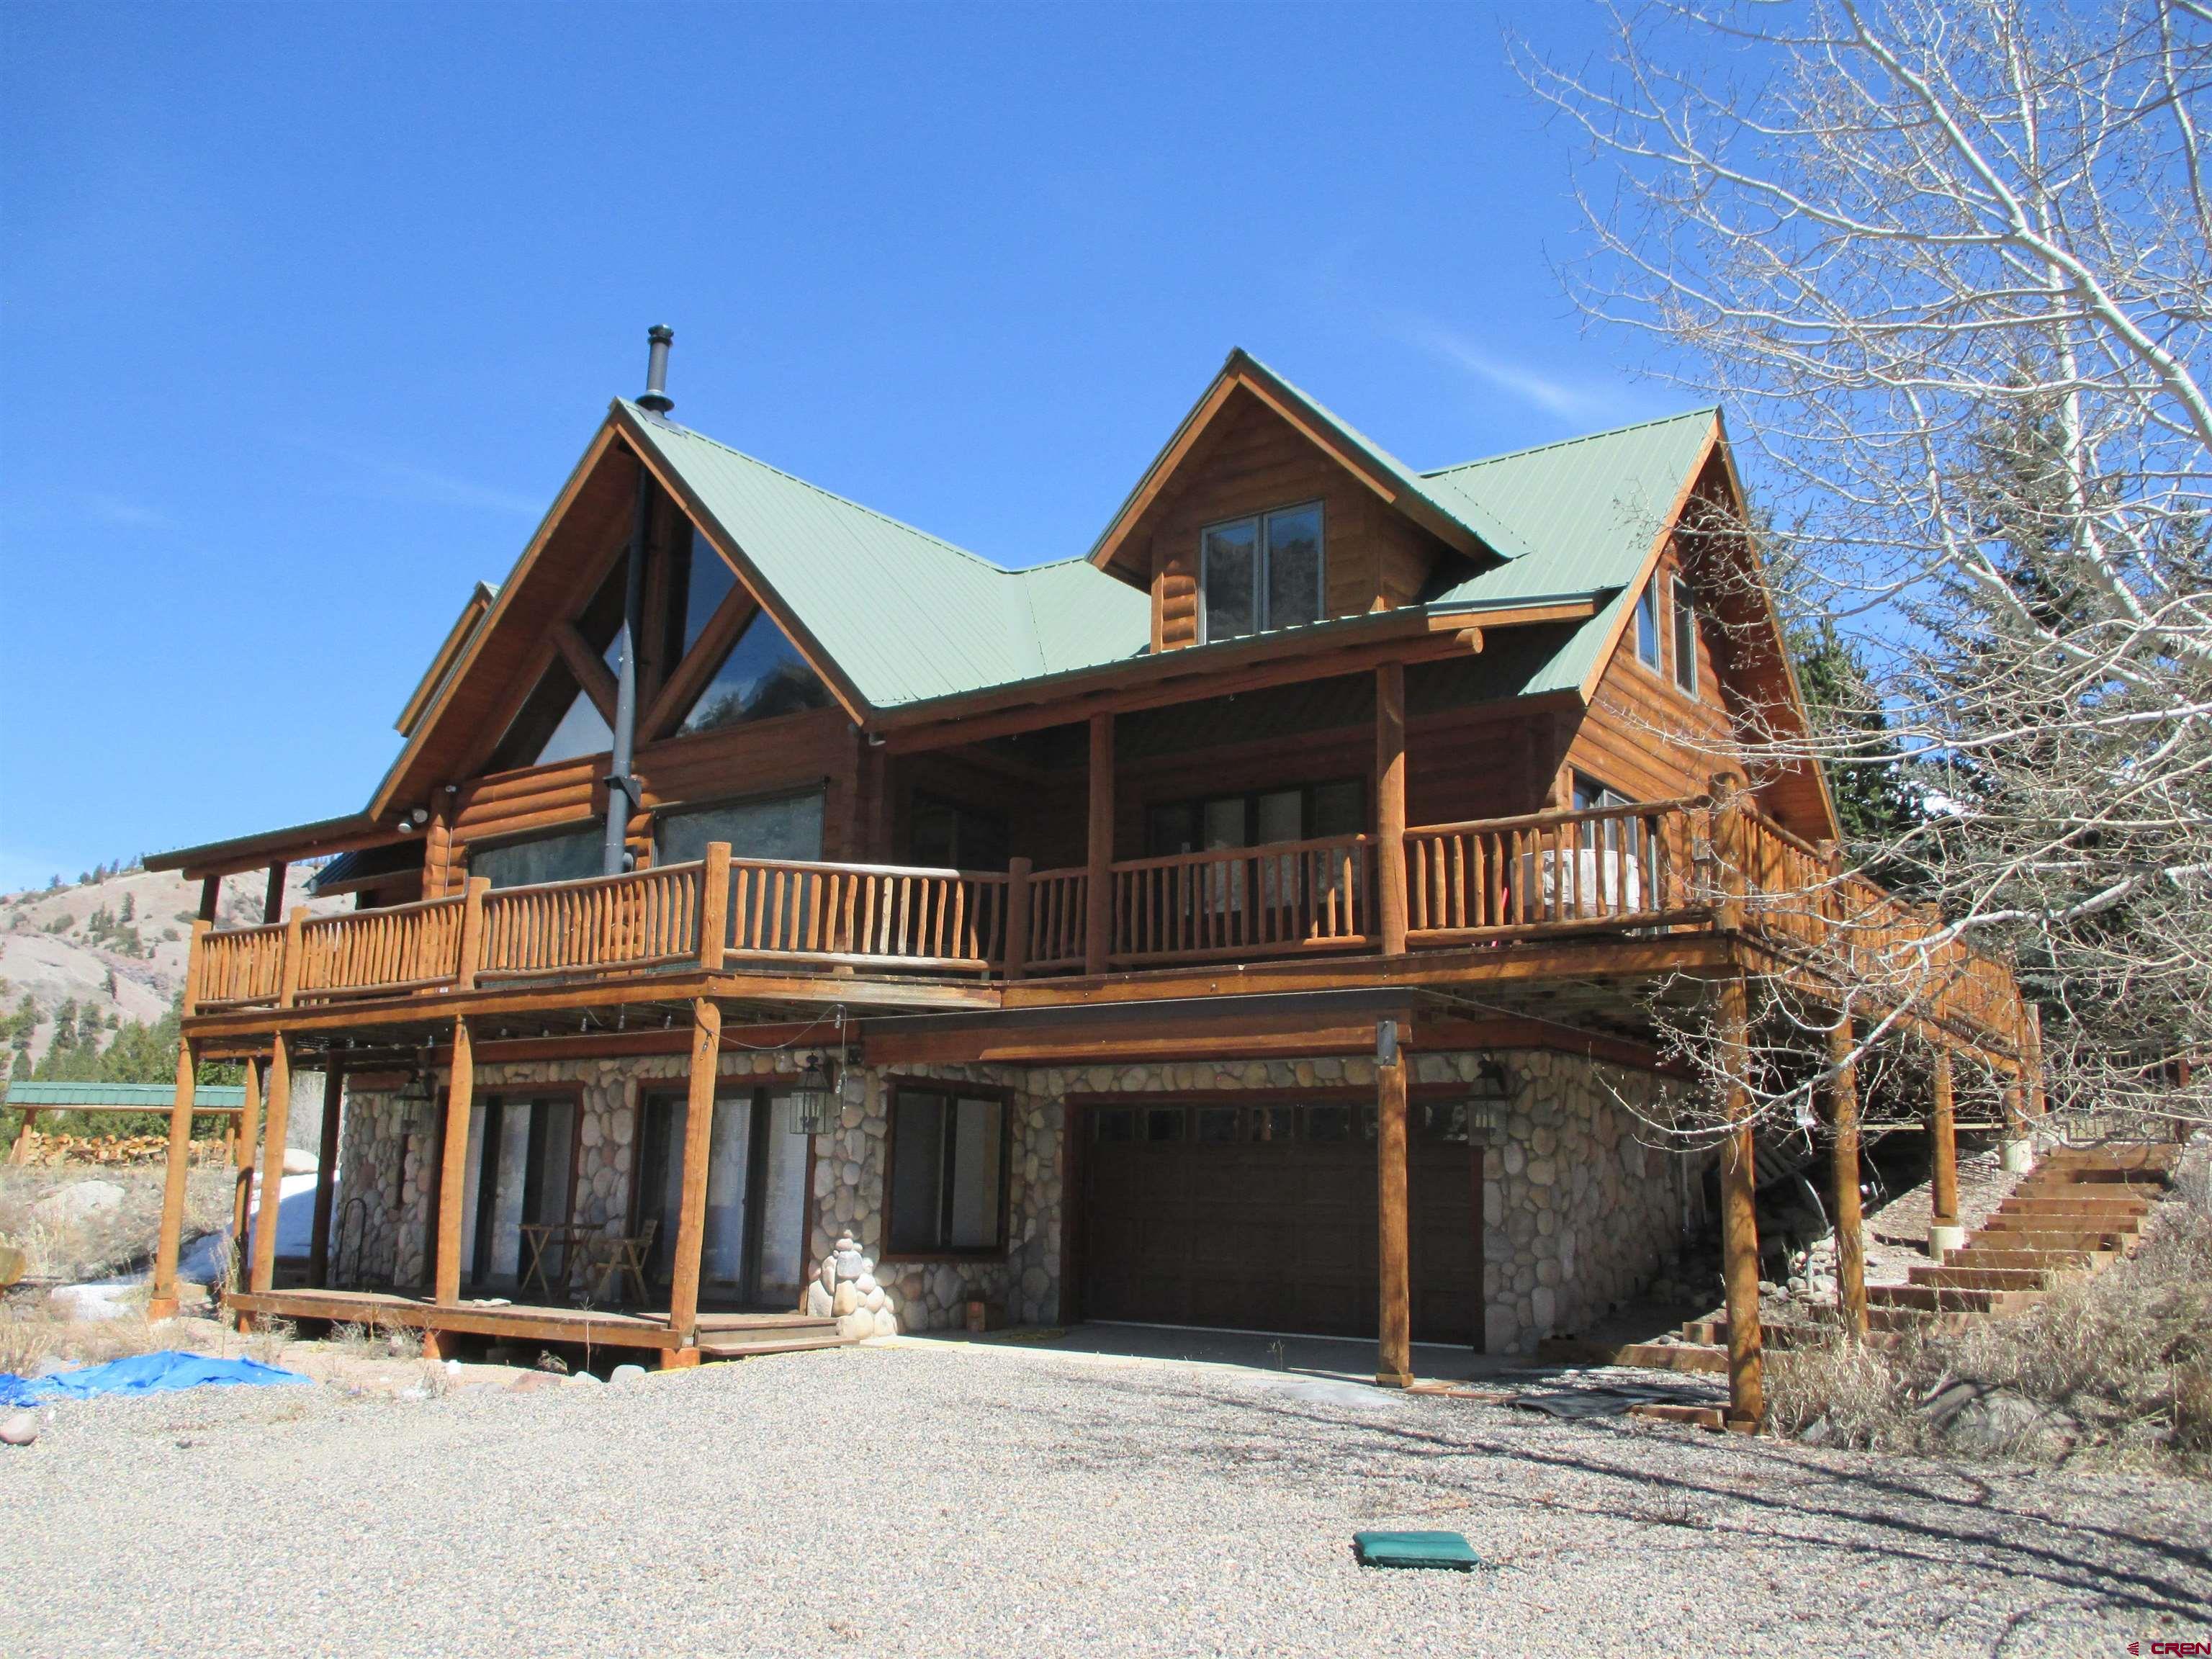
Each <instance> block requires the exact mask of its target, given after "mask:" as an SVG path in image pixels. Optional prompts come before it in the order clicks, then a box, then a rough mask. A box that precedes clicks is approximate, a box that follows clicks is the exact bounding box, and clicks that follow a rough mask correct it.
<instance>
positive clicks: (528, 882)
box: [469, 823, 606, 887]
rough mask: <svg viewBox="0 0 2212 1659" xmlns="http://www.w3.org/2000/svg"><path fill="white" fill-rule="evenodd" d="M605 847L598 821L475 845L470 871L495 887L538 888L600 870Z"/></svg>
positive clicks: (578, 879)
mask: <svg viewBox="0 0 2212 1659" xmlns="http://www.w3.org/2000/svg"><path fill="white" fill-rule="evenodd" d="M605 849H606V838H605V833H604V832H603V831H602V830H601V829H600V828H599V825H598V824H596V823H594V824H592V825H591V826H590V827H589V828H587V829H563V830H561V831H559V832H557V833H556V834H554V835H550V836H530V837H528V838H527V839H526V840H523V841H510V842H501V844H499V845H498V846H495V847H471V848H469V873H470V874H471V875H472V876H483V877H484V878H487V879H488V880H489V881H490V883H491V884H492V885H493V886H495V887H535V886H537V885H538V884H539V883H541V882H548V881H580V880H582V879H583V878H585V877H586V876H596V875H598V874H599V872H600V869H601V867H602V866H601V864H600V860H601V858H602V857H603V856H604V855H605Z"/></svg>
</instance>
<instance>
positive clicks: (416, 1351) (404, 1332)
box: [325, 1321, 422, 1359]
mask: <svg viewBox="0 0 2212 1659" xmlns="http://www.w3.org/2000/svg"><path fill="white" fill-rule="evenodd" d="M325 1343H326V1346H330V1347H331V1348H333V1349H335V1350H337V1352H340V1353H342V1354H345V1355H348V1356H349V1357H350V1358H356V1359H420V1358H422V1332H420V1331H416V1330H410V1329H407V1328H405V1327H404V1326H398V1325H382V1324H379V1323H377V1322H374V1321H371V1322H369V1323H368V1324H366V1325H333V1326H331V1334H330V1335H329V1336H328V1337H327V1338H326V1339H325Z"/></svg>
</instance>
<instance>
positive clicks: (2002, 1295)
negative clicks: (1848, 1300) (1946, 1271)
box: [1867, 1285, 2042, 1314]
mask: <svg viewBox="0 0 2212 1659" xmlns="http://www.w3.org/2000/svg"><path fill="white" fill-rule="evenodd" d="M2041 1294H2042V1293H2041V1292H2040V1291H2032V1290H2019V1291H2010V1290H2007V1291H1969V1290H1954V1289H1952V1288H1950V1287H1949V1286H1948V1285H1869V1286H1868V1287H1867V1301H1868V1303H1869V1305H1871V1306H1874V1307H1881V1308H1914V1309H1917V1310H1920V1311H1922V1312H1923V1313H1976V1314H2008V1313H2017V1312H2019V1311H2020V1310H2021V1309H2023V1308H2025V1307H2027V1306H2028V1305H2029V1304H2032V1303H2033V1302H2034V1301H2036V1300H2037V1299H2038V1297H2039V1296H2040V1295H2041Z"/></svg>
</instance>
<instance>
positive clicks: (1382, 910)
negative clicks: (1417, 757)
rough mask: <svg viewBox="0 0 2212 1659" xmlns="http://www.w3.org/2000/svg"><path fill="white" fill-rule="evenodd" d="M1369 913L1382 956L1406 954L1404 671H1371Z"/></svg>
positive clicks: (1396, 665)
mask: <svg viewBox="0 0 2212 1659" xmlns="http://www.w3.org/2000/svg"><path fill="white" fill-rule="evenodd" d="M1375 886H1376V894H1375V912H1376V916H1377V918H1378V919H1379V921H1380V922H1381V930H1380V931H1381V934H1382V946H1383V955H1384V956H1386V957H1395V956H1402V955H1403V954H1404V953H1405V950H1406V665H1405V664H1403V663H1401V662H1386V663H1384V664H1383V665H1382V666H1381V667H1380V668H1378V669H1376V671H1375Z"/></svg>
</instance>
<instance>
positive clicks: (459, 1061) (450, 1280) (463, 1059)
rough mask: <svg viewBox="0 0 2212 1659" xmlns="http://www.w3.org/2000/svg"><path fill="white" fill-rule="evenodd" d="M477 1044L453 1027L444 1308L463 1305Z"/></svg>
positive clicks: (458, 1024)
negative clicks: (464, 1192) (464, 1205)
mask: <svg viewBox="0 0 2212 1659" xmlns="http://www.w3.org/2000/svg"><path fill="white" fill-rule="evenodd" d="M476 1085H477V1060H476V1039H475V1038H474V1037H473V1036H471V1034H470V1032H469V1023H468V1021H466V1020H465V1019H457V1020H455V1021H454V1022H453V1078H452V1080H451V1082H450V1083H449V1084H448V1085H447V1089H446V1133H445V1145H444V1146H443V1147H442V1149H441V1152H442V1156H441V1157H440V1158H439V1160H438V1252H437V1267H436V1277H435V1279H434V1280H433V1291H432V1294H433V1295H434V1297H435V1299H436V1301H437V1304H438V1305H439V1306H440V1307H441V1308H451V1307H455V1306H457V1305H459V1302H460V1299H461V1186H462V1183H463V1182H464V1181H465V1178H466V1177H467V1175H468V1168H469V1110H470V1108H471V1107H472V1106H473V1105H474V1104H475V1103H476Z"/></svg>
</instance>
